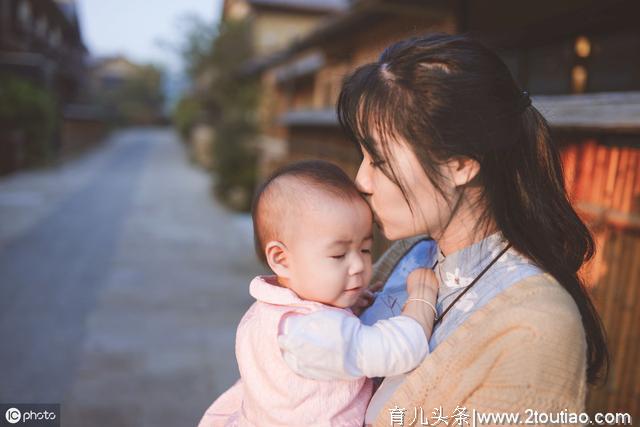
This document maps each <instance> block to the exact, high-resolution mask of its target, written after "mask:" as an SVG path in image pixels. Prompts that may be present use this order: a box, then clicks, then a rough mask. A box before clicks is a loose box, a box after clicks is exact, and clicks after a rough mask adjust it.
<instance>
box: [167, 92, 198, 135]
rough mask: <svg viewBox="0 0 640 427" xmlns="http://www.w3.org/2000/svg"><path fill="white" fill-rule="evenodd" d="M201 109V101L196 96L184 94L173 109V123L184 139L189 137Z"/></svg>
mask: <svg viewBox="0 0 640 427" xmlns="http://www.w3.org/2000/svg"><path fill="white" fill-rule="evenodd" d="M201 110H202V106H201V105H200V101H199V100H198V98H196V97H194V96H184V97H182V98H181V99H180V101H178V103H177V104H176V106H175V108H174V110H173V123H174V125H175V127H176V128H177V129H178V133H179V134H180V136H181V137H182V139H183V140H185V141H186V140H188V139H189V135H190V134H191V130H192V129H193V126H194V125H195V124H196V121H197V119H198V117H199V116H200V112H201Z"/></svg>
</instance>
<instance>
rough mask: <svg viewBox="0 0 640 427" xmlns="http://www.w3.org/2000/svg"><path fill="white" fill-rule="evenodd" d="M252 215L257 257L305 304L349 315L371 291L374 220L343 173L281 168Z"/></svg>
mask: <svg viewBox="0 0 640 427" xmlns="http://www.w3.org/2000/svg"><path fill="white" fill-rule="evenodd" d="M252 215H253V230H254V237H255V244H256V252H257V254H258V257H259V258H260V259H261V260H262V261H263V262H264V263H265V264H267V265H268V266H269V267H270V268H271V269H272V270H273V272H274V273H275V274H276V276H277V277H278V284H279V285H281V286H284V287H287V288H289V289H291V290H292V291H293V292H295V293H296V294H297V295H298V296H299V297H300V298H302V299H305V300H310V301H317V302H321V303H323V304H327V305H332V306H335V307H342V308H345V307H350V306H351V305H353V304H354V303H355V301H356V300H357V298H358V296H359V295H360V293H361V292H362V291H363V290H364V289H366V287H367V286H368V284H369V280H371V245H372V243H373V241H372V230H373V228H372V220H373V218H372V214H371V210H370V208H369V206H368V205H367V203H366V202H365V200H364V199H363V198H362V196H361V195H360V193H359V192H358V189H357V188H356V186H355V184H354V183H353V182H352V181H351V179H349V177H348V176H347V174H346V173H344V171H342V169H340V168H339V167H338V166H336V165H334V164H332V163H329V162H325V161H320V160H309V161H302V162H297V163H293V164H290V165H287V166H285V167H283V168H281V169H279V170H278V171H276V172H275V173H274V174H273V175H271V176H270V177H269V178H268V179H267V180H266V181H265V182H264V183H263V184H262V185H261V186H260V188H259V189H258V191H257V192H256V195H255V197H254V200H253V207H252Z"/></svg>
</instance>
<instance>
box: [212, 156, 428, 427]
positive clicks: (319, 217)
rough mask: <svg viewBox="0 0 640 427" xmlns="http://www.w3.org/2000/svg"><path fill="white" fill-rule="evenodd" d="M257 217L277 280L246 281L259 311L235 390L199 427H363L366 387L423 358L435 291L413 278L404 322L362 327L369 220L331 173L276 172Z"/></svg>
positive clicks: (247, 322)
mask: <svg viewBox="0 0 640 427" xmlns="http://www.w3.org/2000/svg"><path fill="white" fill-rule="evenodd" d="M252 215H253V225H254V234H255V243H256V251H257V253H258V256H259V257H260V258H261V260H262V261H263V262H265V263H266V264H267V265H268V266H269V267H270V268H271V270H272V271H273V273H275V274H274V275H265V276H257V277H255V278H254V279H253V280H252V281H251V284H250V286H249V293H250V294H251V295H252V296H253V297H254V298H255V299H256V302H254V304H253V305H252V306H251V307H250V308H249V310H248V311H247V312H246V313H245V315H244V316H243V318H242V320H241V321H240V324H239V326H238V330H237V335H236V358H237V361H238V367H239V370H240V379H239V380H238V381H237V382H236V384H234V385H233V386H232V387H231V388H230V389H229V390H227V391H226V392H225V393H223V394H222V395H221V396H220V397H219V398H218V399H216V401H215V402H213V404H212V405H211V406H210V407H209V409H208V410H207V412H206V413H205V414H204V416H203V418H202V420H201V421H200V424H199V426H200V427H211V426H231V425H233V426H235V425H240V426H260V427H262V426H286V425H292V426H301V425H305V426H338V425H339V426H362V424H363V421H364V415H365V412H366V408H367V405H368V403H369V400H370V398H371V395H372V393H373V383H372V380H371V379H370V378H372V377H384V376H390V375H398V374H401V373H405V372H408V371H411V370H413V369H414V368H415V367H416V366H418V365H419V364H420V362H421V361H422V360H423V359H424V357H425V356H426V354H427V352H428V338H429V336H430V335H431V327H432V325H433V317H434V315H433V314H434V312H435V308H433V304H435V300H436V295H437V283H436V282H435V280H431V279H428V277H430V276H428V275H427V274H424V271H422V270H423V269H418V270H415V271H414V272H412V273H411V274H410V275H409V278H408V279H407V291H408V294H409V298H408V300H407V302H408V303H407V304H405V307H404V308H403V312H402V314H401V315H398V316H394V317H391V318H389V319H382V320H378V321H377V322H376V323H374V324H373V325H371V326H367V325H364V324H362V322H360V319H359V318H358V317H356V315H355V314H354V313H353V311H352V309H351V307H354V306H355V305H356V304H357V303H358V302H359V299H361V298H363V293H364V292H365V290H366V289H367V288H368V286H369V281H370V279H371V270H372V266H371V246H372V214H371V211H370V209H369V206H368V205H367V203H366V202H365V200H364V199H363V198H362V196H361V195H360V193H359V192H358V190H357V188H356V187H355V185H354V184H353V182H352V181H351V180H350V179H349V177H348V176H347V175H346V174H345V173H344V172H343V171H342V170H341V169H340V168H339V167H337V166H335V165H333V164H331V163H328V162H324V161H304V162H298V163H295V164H292V165H289V166H286V167H284V168H282V169H280V170H279V171H277V172H276V173H275V174H273V175H272V176H271V177H270V178H269V179H268V180H267V181H266V182H265V183H264V184H263V185H262V186H261V187H260V188H259V190H258V191H257V193H256V196H255V198H254V202H253V209H252ZM412 301H418V302H419V303H413V304H409V302H412ZM420 302H421V303H420ZM423 303H424V304H423ZM425 304H426V305H425Z"/></svg>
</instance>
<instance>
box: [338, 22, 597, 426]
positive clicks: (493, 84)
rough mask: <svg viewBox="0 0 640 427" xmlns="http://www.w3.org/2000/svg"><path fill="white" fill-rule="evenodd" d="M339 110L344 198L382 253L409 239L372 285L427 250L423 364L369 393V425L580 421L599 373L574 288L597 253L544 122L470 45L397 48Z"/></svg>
mask: <svg viewBox="0 0 640 427" xmlns="http://www.w3.org/2000/svg"><path fill="white" fill-rule="evenodd" d="M337 110H338V117H339V120H340V123H341V125H342V127H343V128H344V130H345V131H346V132H347V134H348V135H349V136H350V138H351V139H352V140H353V141H355V142H356V143H357V144H358V147H359V148H360V149H361V151H362V154H363V160H362V164H361V165H360V168H359V170H358V174H357V177H356V183H357V185H358V186H359V188H360V190H361V191H362V193H363V194H364V195H365V196H366V198H367V200H368V201H369V204H370V206H371V208H372V210H373V211H374V214H375V218H376V222H377V224H378V225H379V226H380V228H381V230H382V232H383V233H384V235H385V236H386V237H387V238H388V239H390V240H399V239H407V238H408V240H404V241H402V240H401V243H400V244H396V245H394V246H392V247H391V248H390V249H389V251H387V253H385V255H384V256H383V258H382V260H381V261H380V263H379V265H378V271H377V279H382V280H383V281H384V280H385V279H386V278H387V277H389V275H390V273H391V272H392V268H393V266H394V265H396V264H397V263H398V262H399V264H397V267H396V269H395V270H397V269H398V268H400V269H402V265H403V262H404V260H405V259H407V258H411V256H410V255H411V254H412V252H414V251H415V248H417V247H418V245H417V244H416V242H418V243H421V244H422V245H423V246H424V245H425V244H427V243H428V242H430V241H429V240H421V239H420V238H416V237H413V236H419V235H427V236H430V237H431V238H433V239H434V241H435V243H437V247H438V249H439V251H437V252H436V254H437V255H436V256H435V258H437V265H436V267H435V273H436V277H437V278H438V281H439V283H440V292H439V296H438V304H437V311H438V319H437V324H436V326H435V328H434V331H433V335H432V337H431V339H430V343H429V344H430V354H429V355H427V357H426V358H425V360H424V361H423V363H422V364H421V365H420V366H419V367H418V368H416V369H415V370H414V371H411V372H410V373H408V374H406V375H402V376H399V377H391V378H386V379H385V380H384V381H383V382H382V385H381V386H380V388H379V389H378V390H377V391H376V393H375V395H374V397H373V398H372V400H371V402H370V404H369V408H368V411H367V418H366V422H367V424H373V425H375V426H383V425H385V426H386V425H389V424H390V421H391V422H393V421H394V420H395V421H396V422H397V423H398V424H400V421H401V419H400V418H402V422H403V423H404V424H403V425H412V421H413V422H415V423H416V424H418V425H419V424H420V422H421V419H422V421H424V420H429V421H430V422H432V421H434V420H435V418H434V417H437V416H438V415H440V416H441V417H448V420H449V422H452V423H453V422H454V420H457V421H458V422H459V423H460V424H462V422H464V421H465V419H464V418H461V417H465V416H467V417H471V416H474V413H473V410H475V411H477V412H478V413H490V412H507V413H518V412H519V413H520V414H521V418H520V421H527V420H529V421H532V422H534V421H538V422H540V423H542V422H554V421H555V422H560V423H563V424H565V423H572V422H577V421H578V420H575V419H573V418H570V417H571V413H580V412H583V411H584V409H585V398H586V391H587V388H586V387H587V386H586V385H587V383H592V384H593V383H596V382H597V380H598V379H599V377H606V374H607V366H608V353H607V348H606V343H605V337H604V331H603V328H602V325H601V321H600V318H599V316H598V314H597V313H596V311H595V309H594V307H593V304H592V303H591V301H590V299H589V297H588V295H587V293H586V291H585V288H584V284H583V282H582V280H581V279H580V277H579V276H578V274H577V272H578V270H579V268H580V266H581V265H582V264H583V263H584V262H585V261H587V260H589V259H590V258H591V257H592V255H593V251H594V243H593V240H592V237H591V235H590V233H589V231H588V230H587V228H586V226H585V224H584V223H583V222H582V221H581V220H580V218H579V217H578V216H577V215H576V213H575V211H574V210H573V208H572V207H571V204H570V202H569V200H568V198H567V194H566V191H565V186H564V180H563V175H562V166H561V162H560V158H559V153H558V149H557V148H556V147H555V145H554V143H553V141H552V139H551V137H550V134H549V127H548V125H547V123H546V121H545V119H544V118H543V116H542V115H541V114H540V113H539V112H538V110H537V109H536V108H535V107H533V106H532V105H531V101H530V99H529V97H528V94H527V93H526V92H523V91H522V90H520V89H519V88H518V85H517V84H516V82H515V81H514V80H513V78H512V76H511V74H510V73H509V70H508V69H507V67H506V66H505V64H504V63H503V62H502V60H501V59H500V58H499V57H498V56H497V55H496V54H495V53H494V52H492V51H491V50H489V49H487V48H486V47H484V46H483V45H481V44H480V43H478V42H477V41H474V40H473V39H471V38H469V37H467V36H459V35H458V36H452V35H445V34H431V35H427V36H423V37H414V38H410V39H407V40H403V41H400V42H398V43H395V44H393V45H392V46H390V47H388V48H387V49H386V50H385V51H384V52H383V53H382V54H381V55H380V58H379V60H378V61H377V62H374V63H370V64H366V65H363V66H361V67H359V68H357V69H356V70H355V71H354V72H353V73H352V74H351V75H349V76H348V77H347V78H346V79H345V81H344V83H343V87H342V91H341V93H340V97H339V100H338V105H337ZM422 251H423V253H427V254H428V253H430V252H429V251H428V250H426V251H425V249H424V247H423V249H422ZM433 261H434V262H435V261H436V260H433ZM422 262H423V264H424V265H428V264H429V263H430V262H431V260H427V259H423V260H422ZM405 270H406V268H405ZM385 288H386V286H385ZM382 295H384V294H382ZM378 298H380V296H378ZM410 303H412V304H419V303H420V302H419V301H411V302H410ZM424 309H425V310H429V307H427V306H425V307H424ZM366 315H367V313H366V312H365V316H366ZM403 409H404V411H403ZM534 411H537V414H535V413H534ZM400 414H402V415H400ZM456 416H457V418H456ZM394 417H395V418H394ZM545 417H547V418H545ZM440 419H443V418H440ZM466 420H467V421H469V424H471V419H470V418H466ZM545 420H546V421H545ZM460 421H462V422H460ZM581 421H582V422H584V420H581ZM511 423H515V422H511Z"/></svg>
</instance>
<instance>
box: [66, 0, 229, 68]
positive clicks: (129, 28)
mask: <svg viewBox="0 0 640 427" xmlns="http://www.w3.org/2000/svg"><path fill="white" fill-rule="evenodd" d="M76 3H77V7H78V13H79V17H80V28H81V31H82V37H83V40H84V43H85V44H86V45H87V47H88V48H89V51H90V53H91V55H92V56H105V55H114V54H123V55H125V56H126V57H128V58H130V59H132V60H133V61H134V62H142V63H154V64H159V65H163V66H164V67H166V70H167V71H168V72H169V73H172V74H175V73H179V72H180V71H181V69H182V63H181V61H180V57H179V55H178V54H177V53H175V52H174V51H173V49H171V48H169V47H167V45H169V46H171V45H178V44H179V43H180V40H181V31H180V25H179V23H180V18H181V17H182V16H184V15H187V14H196V15H198V16H199V17H200V18H202V19H203V20H205V21H206V22H211V24H212V25H215V23H216V22H217V21H218V20H219V17H220V13H221V9H222V0H76Z"/></svg>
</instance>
